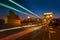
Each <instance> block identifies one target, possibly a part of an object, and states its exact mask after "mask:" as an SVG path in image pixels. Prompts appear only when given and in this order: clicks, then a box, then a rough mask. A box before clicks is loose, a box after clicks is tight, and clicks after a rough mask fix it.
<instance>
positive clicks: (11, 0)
mask: <svg viewBox="0 0 60 40" xmlns="http://www.w3.org/2000/svg"><path fill="white" fill-rule="evenodd" d="M9 1H10V2H12V3H14V4H15V5H17V6H19V7H21V8H22V9H24V10H26V11H28V12H29V13H31V14H33V15H35V16H36V17H39V18H40V16H38V15H36V14H35V13H33V12H32V11H30V10H28V9H27V8H25V7H23V6H22V5H19V4H18V3H16V2H15V1H13V0H9Z"/></svg>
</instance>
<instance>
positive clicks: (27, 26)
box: [0, 24, 37, 32]
mask: <svg viewBox="0 0 60 40" xmlns="http://www.w3.org/2000/svg"><path fill="white" fill-rule="evenodd" d="M34 26H37V25H36V24H35V25H26V26H21V27H20V26H19V27H13V28H8V29H2V30H0V32H4V31H9V30H15V29H20V28H27V27H28V28H29V27H34Z"/></svg>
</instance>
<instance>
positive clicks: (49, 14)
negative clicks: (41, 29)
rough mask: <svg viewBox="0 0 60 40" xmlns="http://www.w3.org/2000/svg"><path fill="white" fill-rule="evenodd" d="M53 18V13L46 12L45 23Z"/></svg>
mask: <svg viewBox="0 0 60 40" xmlns="http://www.w3.org/2000/svg"><path fill="white" fill-rule="evenodd" d="M52 18H53V13H52V12H49V13H44V23H49V21H50V20H52Z"/></svg>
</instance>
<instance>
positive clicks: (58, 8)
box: [0, 0, 60, 18]
mask: <svg viewBox="0 0 60 40" xmlns="http://www.w3.org/2000/svg"><path fill="white" fill-rule="evenodd" d="M14 1H15V2H17V3H19V4H20V5H22V6H24V7H26V8H27V9H29V10H31V11H32V12H34V13H35V14H37V15H39V16H40V17H43V14H44V13H45V12H52V13H53V15H54V17H55V18H58V17H60V0H14ZM0 3H4V4H7V5H9V6H12V7H14V8H16V9H19V10H21V11H23V12H27V11H25V10H24V9H22V8H20V7H18V6H16V5H15V4H13V3H11V2H9V1H8V0H0ZM9 10H10V9H8V8H5V7H3V6H0V18H1V17H3V16H5V15H7V14H8V11H9ZM13 12H15V13H16V14H17V15H19V16H21V17H25V15H24V14H21V13H18V12H16V11H13ZM27 13H29V12H27ZM29 14H30V13H29Z"/></svg>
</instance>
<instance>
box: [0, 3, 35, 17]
mask: <svg viewBox="0 0 60 40" xmlns="http://www.w3.org/2000/svg"><path fill="white" fill-rule="evenodd" d="M0 5H1V6H3V7H6V8H9V9H12V10H14V11H17V12H19V13H23V14H26V15H29V16H31V17H35V16H32V15H30V14H28V13H26V12H22V11H20V10H18V9H15V8H13V7H11V6H8V5H6V4H3V3H0Z"/></svg>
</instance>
